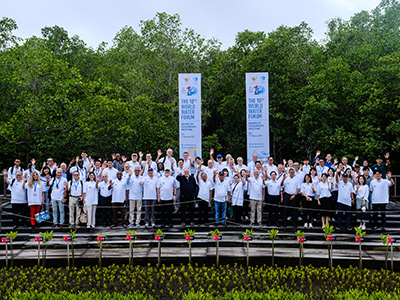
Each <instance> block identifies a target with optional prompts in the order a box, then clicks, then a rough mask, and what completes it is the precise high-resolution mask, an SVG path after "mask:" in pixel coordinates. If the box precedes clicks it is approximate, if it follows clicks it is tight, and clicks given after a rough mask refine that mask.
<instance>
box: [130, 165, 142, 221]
mask: <svg viewBox="0 0 400 300" xmlns="http://www.w3.org/2000/svg"><path fill="white" fill-rule="evenodd" d="M134 170H135V171H134V174H133V173H132V171H129V172H130V178H129V181H128V187H129V189H128V190H129V228H134V227H135V226H134V224H135V223H134V216H135V208H136V227H140V218H141V215H142V199H143V185H141V184H140V182H141V181H143V176H142V175H140V166H136V167H135V169H134Z"/></svg>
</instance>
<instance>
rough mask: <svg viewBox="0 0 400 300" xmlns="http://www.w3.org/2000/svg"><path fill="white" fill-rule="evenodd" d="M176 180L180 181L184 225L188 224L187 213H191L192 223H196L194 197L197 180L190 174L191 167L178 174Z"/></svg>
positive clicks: (190, 219)
mask: <svg viewBox="0 0 400 300" xmlns="http://www.w3.org/2000/svg"><path fill="white" fill-rule="evenodd" d="M176 180H177V181H179V183H180V190H181V199H180V211H181V221H182V224H181V225H182V226H185V225H186V213H189V222H190V225H192V226H193V225H194V222H193V215H194V203H193V200H194V197H195V193H196V180H195V179H194V177H193V175H190V169H189V168H184V169H183V175H182V173H180V174H178V176H177V177H176Z"/></svg>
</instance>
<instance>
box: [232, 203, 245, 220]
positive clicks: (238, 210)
mask: <svg viewBox="0 0 400 300" xmlns="http://www.w3.org/2000/svg"><path fill="white" fill-rule="evenodd" d="M232 208H233V215H234V216H235V223H239V224H240V223H241V222H242V215H243V206H240V205H234V206H232Z"/></svg>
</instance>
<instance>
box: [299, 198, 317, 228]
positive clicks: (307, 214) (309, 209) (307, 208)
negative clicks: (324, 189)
mask: <svg viewBox="0 0 400 300" xmlns="http://www.w3.org/2000/svg"><path fill="white" fill-rule="evenodd" d="M301 198H302V201H303V216H304V218H305V223H312V220H313V218H314V209H315V204H316V203H315V202H317V201H316V200H315V199H314V197H311V199H312V200H311V201H307V199H306V198H305V197H304V196H301Z"/></svg>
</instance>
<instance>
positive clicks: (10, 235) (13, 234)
mask: <svg viewBox="0 0 400 300" xmlns="http://www.w3.org/2000/svg"><path fill="white" fill-rule="evenodd" d="M17 235H18V231H10V232H8V233H7V234H6V237H7V238H9V239H10V250H11V268H13V267H14V251H13V241H14V240H15V238H16V237H17Z"/></svg>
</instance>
